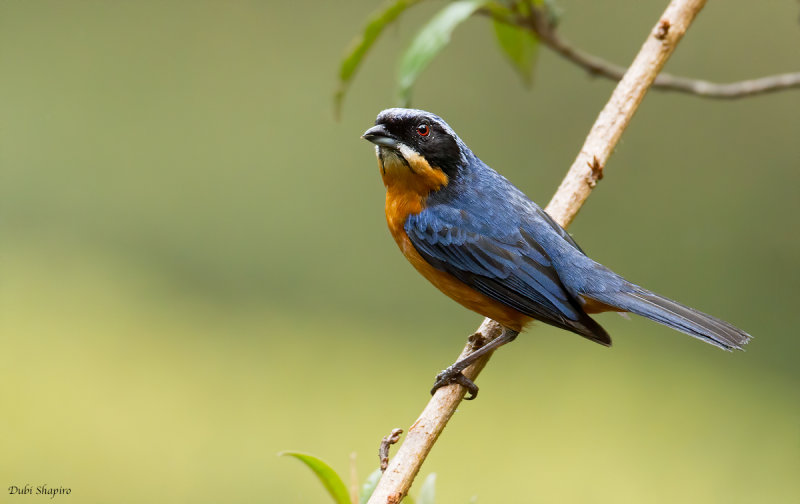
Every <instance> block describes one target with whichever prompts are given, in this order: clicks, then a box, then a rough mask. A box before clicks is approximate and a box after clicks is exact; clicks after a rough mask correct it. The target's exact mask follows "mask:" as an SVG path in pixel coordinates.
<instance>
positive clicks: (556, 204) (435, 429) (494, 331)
mask: <svg viewBox="0 0 800 504" xmlns="http://www.w3.org/2000/svg"><path fill="white" fill-rule="evenodd" d="M705 3H706V0H672V1H671V2H670V4H669V6H667V9H666V11H664V14H663V15H662V16H661V19H660V20H659V22H658V23H657V24H656V26H655V28H654V29H653V30H652V32H651V34H650V36H648V37H647V40H646V41H645V43H644V45H643V46H642V48H641V50H640V51H639V54H638V55H637V56H636V59H635V60H634V61H633V63H632V64H631V67H630V68H629V69H628V71H627V72H626V73H625V75H624V76H623V78H622V79H621V80H620V82H619V84H618V85H617V87H616V89H615V90H614V92H613V94H612V95H611V98H610V100H609V101H608V104H606V106H605V108H604V109H603V110H602V112H600V115H599V116H598V118H597V120H596V121H595V124H594V126H593V127H592V129H591V131H590V132H589V136H588V137H587V138H586V142H585V143H584V145H583V148H581V150H580V153H579V154H578V157H577V158H576V159H575V162H574V163H573V165H572V167H571V168H570V170H569V172H568V173H567V176H566V177H565V178H564V181H563V182H562V183H561V186H560V187H559V188H558V191H557V192H556V194H555V196H554V197H553V199H552V200H551V202H550V204H549V205H548V206H547V209H546V210H547V212H548V213H549V214H550V215H551V216H552V217H553V218H554V219H555V220H556V221H558V222H559V224H561V225H562V226H564V227H566V226H568V225H569V223H570V222H572V219H573V218H574V217H575V215H576V214H577V213H578V210H579V209H580V207H581V205H583V202H584V201H585V200H586V198H587V197H588V196H589V193H590V192H591V190H592V188H593V187H594V185H595V184H596V182H597V180H598V179H599V178H600V175H601V174H602V168H603V167H604V166H605V165H606V163H607V161H608V158H609V156H610V155H611V152H612V151H613V149H614V146H615V145H616V144H617V141H618V140H619V138H620V136H621V135H622V132H623V131H624V130H625V127H626V126H627V125H628V123H629V122H630V120H631V117H632V116H633V113H634V112H635V111H636V108H637V107H638V105H639V103H640V102H641V101H642V98H643V97H644V95H645V93H646V92H647V90H648V88H649V87H650V86H651V84H652V83H653V81H654V80H655V78H656V75H658V72H659V70H661V68H662V67H663V66H664V63H665V62H666V61H667V59H668V58H669V56H670V55H671V54H672V52H673V50H674V49H675V46H676V45H677V44H678V42H679V41H680V39H681V37H683V34H684V33H685V32H686V30H687V28H688V27H689V24H690V23H691V22H692V21H693V20H694V18H695V16H696V15H697V13H698V12H699V11H700V9H702V8H703V6H704V5H705ZM501 332H502V327H501V326H500V324H498V323H497V322H494V321H493V320H490V319H485V320H484V321H483V324H481V326H480V327H479V328H478V331H477V332H476V333H475V334H473V335H472V336H471V337H470V339H469V342H468V343H467V346H466V347H464V350H463V351H462V352H461V355H460V356H459V359H461V358H462V357H464V356H465V355H468V354H469V353H471V352H472V349H473V348H479V347H480V346H483V344H485V343H486V342H487V341H490V340H492V339H494V338H496V337H498V336H499V335H500V333H501ZM490 356H491V355H487V356H485V357H483V358H481V359H479V360H478V361H476V362H475V363H474V364H473V365H472V366H470V367H468V368H467V369H466V370H465V371H464V374H465V375H466V376H467V377H468V378H469V379H471V380H474V379H475V378H476V377H477V376H478V374H479V373H480V371H481V370H482V369H483V367H484V366H485V365H486V363H487V362H488V360H489V357H490ZM465 393H466V390H465V389H464V388H463V387H461V386H460V385H449V386H446V387H442V388H440V389H439V390H437V391H436V394H435V395H434V396H433V398H432V399H431V400H430V402H428V405H427V406H426V407H425V409H424V410H423V412H422V414H420V416H419V418H418V419H417V421H416V422H414V425H412V426H411V427H410V428H409V430H408V434H407V435H406V439H405V442H404V443H403V444H402V445H401V446H400V449H399V450H398V451H397V454H396V455H395V456H394V458H392V459H391V461H390V463H389V467H388V468H387V470H386V472H384V473H383V476H382V477H381V480H380V481H379V482H378V486H377V487H376V488H375V492H374V493H373V494H372V497H370V499H369V504H397V503H399V502H400V501H401V500H402V498H403V497H405V495H406V494H407V493H408V489H409V488H410V487H411V483H412V482H413V481H414V477H415V476H416V475H417V473H418V472H419V469H420V467H421V466H422V463H423V462H424V460H425V457H426V456H427V455H428V453H429V452H430V450H431V449H432V448H433V444H434V443H435V442H436V439H437V438H438V437H439V435H440V434H441V433H442V431H443V430H444V428H445V426H446V425H447V422H448V420H450V417H452V416H453V413H454V412H455V410H456V407H458V404H459V403H460V402H461V400H462V399H463V398H464V395H465Z"/></svg>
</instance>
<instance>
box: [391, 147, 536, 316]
mask: <svg viewBox="0 0 800 504" xmlns="http://www.w3.org/2000/svg"><path fill="white" fill-rule="evenodd" d="M422 163H424V164H422ZM413 167H414V170H413V171H411V170H409V167H408V166H391V167H389V166H381V172H382V174H383V180H384V184H385V185H386V222H387V224H388V225H389V231H390V232H391V233H392V237H394V240H395V242H397V246H398V247H400V250H401V251H402V252H403V255H404V256H405V257H406V259H408V261H409V262H410V263H411V264H412V265H413V266H414V268H416V270H417V271H419V272H420V273H421V274H422V276H424V277H425V278H427V279H428V281H430V282H431V283H432V284H433V285H435V286H436V287H437V288H438V289H439V290H440V291H442V292H443V293H445V294H446V295H448V296H449V297H451V298H452V299H454V300H455V301H457V302H459V303H460V304H462V305H463V306H465V307H467V308H469V309H470V310H472V311H475V312H478V313H480V314H481V315H483V316H484V317H489V318H491V319H493V320H496V321H497V322H499V323H500V324H502V325H504V326H505V327H508V328H509V329H513V330H515V331H520V330H521V329H522V328H523V326H525V325H526V324H528V323H529V322H531V321H532V320H533V319H532V318H531V317H528V316H527V315H524V314H522V313H520V312H518V311H517V310H514V309H513V308H510V307H508V306H506V305H504V304H502V303H500V302H498V301H495V300H494V299H492V298H490V297H488V296H486V295H484V294H481V293H480V292H478V291H477V290H475V289H473V288H472V287H470V286H468V285H467V284H465V283H464V282H462V281H460V280H458V279H457V278H456V277H454V276H453V275H451V274H449V273H445V272H443V271H440V270H437V269H436V268H434V267H433V266H431V265H430V264H428V262H427V261H425V259H424V258H423V257H422V256H421V255H420V254H419V252H417V250H416V249H415V248H414V245H413V244H412V243H411V240H410V239H409V237H408V234H406V231H405V229H404V226H405V222H406V219H407V218H408V216H409V215H415V214H418V213H419V212H421V211H422V210H423V209H424V208H425V198H426V197H427V195H428V193H430V191H432V190H436V189H439V188H441V187H442V186H444V185H446V184H447V176H446V175H445V174H444V173H442V172H441V171H440V170H436V169H433V168H431V167H430V166H429V165H428V164H427V163H425V162H424V160H422V161H419V164H418V163H414V165H413Z"/></svg>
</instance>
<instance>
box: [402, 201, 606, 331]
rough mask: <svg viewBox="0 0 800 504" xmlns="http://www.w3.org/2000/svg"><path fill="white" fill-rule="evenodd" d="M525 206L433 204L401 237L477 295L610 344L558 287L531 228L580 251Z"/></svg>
mask: <svg viewBox="0 0 800 504" xmlns="http://www.w3.org/2000/svg"><path fill="white" fill-rule="evenodd" d="M483 201H486V200H485V199H483ZM494 201H497V200H494ZM506 201H508V200H506ZM525 202H526V203H529V204H530V205H524V207H525V208H516V209H515V208H513V205H512V207H508V205H504V204H502V203H501V204H499V205H497V204H492V205H491V207H486V206H484V205H481V208H480V209H479V211H470V210H472V208H471V206H474V205H475V204H477V203H476V201H475V200H472V201H471V202H464V201H456V202H454V201H453V200H450V201H449V202H448V203H441V204H437V203H436V202H435V201H433V202H432V203H433V204H432V205H429V206H428V207H427V208H426V209H425V210H423V211H422V212H420V213H419V214H416V215H412V216H409V218H408V220H407V221H406V223H405V231H406V233H407V234H408V237H409V239H410V240H411V243H412V244H413V245H414V247H415V248H416V250H417V252H419V254H420V255H421V256H422V257H423V258H424V259H425V260H426V261H428V262H429V263H430V264H431V265H433V266H434V267H435V268H437V269H439V270H441V271H445V272H447V273H449V274H451V275H453V276H455V277H456V278H458V279H459V280H460V281H462V282H464V283H465V284H467V285H469V286H471V287H472V288H474V289H476V290H478V291H479V292H481V293H482V294H484V295H486V296H488V297H490V298H492V299H494V300H496V301H499V302H501V303H503V304H505V305H507V306H510V307H511V308H514V309H515V310H517V311H519V312H521V313H523V314H525V315H528V316H530V317H533V318H534V319H536V320H539V321H542V322H545V323H548V324H551V325H554V326H557V327H561V328H564V329H567V330H570V331H573V332H576V333H578V334H581V335H582V336H585V337H588V338H590V339H593V340H595V341H598V342H601V343H603V344H610V338H608V335H607V334H606V333H605V331H604V330H603V329H602V328H601V327H600V326H599V325H598V324H597V323H596V322H594V321H593V320H592V319H591V318H590V317H589V316H588V315H587V314H586V313H585V312H584V311H583V309H582V308H581V307H580V305H579V303H578V302H577V300H576V299H575V298H574V297H573V296H572V295H570V293H569V292H568V291H567V289H566V288H565V287H564V285H563V284H562V283H561V280H560V279H559V277H558V273H557V271H556V270H555V268H554V267H553V264H552V262H551V260H550V257H549V256H548V254H547V252H546V250H545V248H544V247H543V246H542V245H541V244H540V243H539V242H537V240H536V239H535V236H534V233H535V231H536V230H535V228H531V225H533V226H537V225H538V226H540V229H546V233H549V234H551V235H553V234H556V233H554V231H558V234H562V233H563V235H566V236H564V237H563V238H564V239H565V240H566V241H567V242H568V243H569V244H570V245H572V246H574V247H575V248H576V249H577V251H580V249H579V248H577V245H576V244H574V242H573V241H572V238H570V237H569V235H567V234H566V232H565V231H564V230H563V229H562V228H561V227H560V226H558V225H557V224H555V223H554V222H553V221H552V220H551V219H550V218H549V217H548V216H547V215H546V214H545V213H544V212H543V211H542V210H541V209H539V208H538V207H536V206H535V205H534V204H533V203H531V202H530V201H529V200H527V198H526V199H525ZM520 210H521V213H522V215H520ZM530 212H535V213H540V214H541V215H534V216H533V217H536V219H533V222H531V219H525V217H526V215H525V214H529V213H530ZM527 217H532V216H531V215H527ZM521 218H522V219H524V220H522V219H521ZM550 226H554V228H555V229H549V228H550ZM578 253H580V252H578Z"/></svg>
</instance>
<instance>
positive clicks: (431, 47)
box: [398, 0, 489, 107]
mask: <svg viewBox="0 0 800 504" xmlns="http://www.w3.org/2000/svg"><path fill="white" fill-rule="evenodd" d="M487 3H489V2H488V0H460V1H457V2H452V3H450V4H448V5H446V6H445V7H444V8H443V9H442V10H440V11H439V12H437V13H436V14H435V15H434V16H433V18H431V20H430V21H428V23H427V24H425V26H423V27H422V29H421V30H420V31H419V32H418V33H417V35H416V36H415V37H414V40H412V41H411V44H410V45H409V46H408V49H406V51H405V53H403V56H402V58H401V60H400V71H399V76H398V81H399V82H398V95H399V97H400V104H401V105H402V106H404V107H406V106H408V105H409V103H410V101H411V88H412V87H414V83H415V82H416V81H417V78H418V77H419V76H420V74H421V73H422V71H423V70H424V69H425V67H427V66H428V64H429V63H430V62H431V60H433V58H434V57H435V56H436V55H437V54H439V52H440V51H441V50H442V49H444V48H445V46H447V44H448V43H449V42H450V36H451V35H452V33H453V30H455V29H456V27H457V26H458V25H459V24H461V23H463V22H464V21H465V20H466V19H467V18H469V17H470V16H472V14H474V13H475V11H476V10H478V9H480V8H481V7H482V6H484V5H486V4H487Z"/></svg>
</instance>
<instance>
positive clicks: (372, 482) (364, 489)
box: [358, 469, 383, 504]
mask: <svg viewBox="0 0 800 504" xmlns="http://www.w3.org/2000/svg"><path fill="white" fill-rule="evenodd" d="M381 476H383V472H381V470H380V469H375V470H374V471H373V472H372V474H370V475H369V476H367V479H366V480H365V481H364V484H363V485H361V494H360V495H359V496H358V504H367V501H368V500H369V498H370V497H372V492H374V491H375V487H376V486H378V481H380V479H381Z"/></svg>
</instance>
